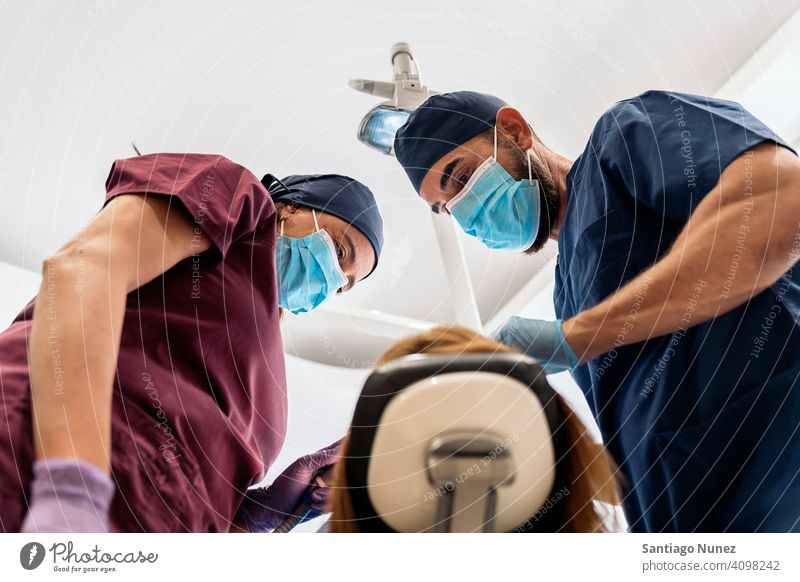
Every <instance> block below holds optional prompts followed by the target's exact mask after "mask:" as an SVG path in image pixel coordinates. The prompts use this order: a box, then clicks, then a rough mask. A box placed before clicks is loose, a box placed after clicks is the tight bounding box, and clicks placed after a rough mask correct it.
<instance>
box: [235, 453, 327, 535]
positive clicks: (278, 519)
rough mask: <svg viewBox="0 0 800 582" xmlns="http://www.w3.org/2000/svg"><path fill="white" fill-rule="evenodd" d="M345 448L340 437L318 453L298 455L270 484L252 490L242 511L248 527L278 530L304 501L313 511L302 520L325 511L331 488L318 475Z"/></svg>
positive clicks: (260, 529) (239, 514)
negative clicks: (322, 482) (325, 485)
mask: <svg viewBox="0 0 800 582" xmlns="http://www.w3.org/2000/svg"><path fill="white" fill-rule="evenodd" d="M341 450H342V441H341V440H339V441H336V442H335V443H333V444H332V445H329V446H327V447H325V448H324V449H320V450H319V451H317V452H316V453H311V454H310V455H306V456H304V457H300V458H299V459H297V460H296V461H295V462H294V463H292V464H291V465H289V466H288V467H287V468H286V470H284V471H283V473H281V474H280V475H279V476H278V478H277V479H275V481H274V482H273V483H272V485H270V486H269V487H260V488H258V489H250V490H248V491H247V495H246V496H245V498H244V501H242V504H241V506H240V507H239V513H238V516H239V518H241V520H242V522H243V523H244V526H245V527H246V528H247V531H249V532H251V533H257V532H270V531H272V530H274V529H275V528H276V527H278V526H279V525H280V524H281V523H283V521H284V520H285V519H286V518H287V517H289V516H290V515H292V513H293V512H294V510H295V509H296V508H297V506H298V505H299V504H300V503H302V502H304V503H307V504H308V505H309V506H310V511H308V512H307V513H306V514H305V516H304V517H303V519H302V520H301V521H300V522H299V523H303V522H305V521H308V520H310V519H314V518H315V517H318V516H319V515H322V512H323V511H324V509H325V504H326V503H327V501H328V493H329V488H328V487H321V486H320V485H317V484H316V483H315V479H316V477H317V475H321V474H322V473H325V472H326V471H328V470H329V469H330V468H331V467H332V466H333V464H334V463H335V462H336V459H337V458H338V457H339V453H340V452H341Z"/></svg>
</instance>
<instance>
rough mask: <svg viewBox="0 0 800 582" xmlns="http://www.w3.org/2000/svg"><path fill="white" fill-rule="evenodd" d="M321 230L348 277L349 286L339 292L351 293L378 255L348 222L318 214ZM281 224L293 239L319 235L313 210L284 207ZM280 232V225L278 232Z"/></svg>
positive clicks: (360, 233)
mask: <svg viewBox="0 0 800 582" xmlns="http://www.w3.org/2000/svg"><path fill="white" fill-rule="evenodd" d="M316 214H317V222H318V223H319V227H320V229H322V230H324V231H325V232H327V233H328V235H329V236H330V237H331V239H332V240H333V245H334V247H335V248H336V256H337V257H338V259H339V266H340V267H341V268H342V271H344V274H345V275H346V276H347V283H346V284H345V285H344V287H342V288H341V289H340V290H339V292H343V291H349V290H350V289H352V288H353V286H354V285H355V284H356V283H357V282H358V281H360V280H361V279H363V278H364V277H366V276H367V275H369V274H370V272H371V271H372V269H373V267H374V266H375V251H374V250H373V249H372V245H371V244H370V242H369V239H367V237H366V236H364V234H363V233H362V232H361V231H360V230H358V229H357V228H355V227H353V226H352V225H350V224H349V223H348V222H346V221H344V220H342V219H341V218H337V217H336V216H333V215H331V214H326V213H324V212H320V211H316ZM278 220H280V221H282V222H283V234H284V235H285V236H288V237H291V238H303V237H305V236H308V235H310V234H312V233H314V232H315V231H316V227H315V226H314V217H313V215H312V213H311V209H309V208H302V207H297V206H290V205H286V206H282V207H281V208H280V210H279V212H278ZM280 231H281V227H280V225H279V226H278V232H280Z"/></svg>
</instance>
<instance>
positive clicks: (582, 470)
mask: <svg viewBox="0 0 800 582" xmlns="http://www.w3.org/2000/svg"><path fill="white" fill-rule="evenodd" d="M496 352H504V353H508V352H514V350H512V349H511V348H509V347H508V346H505V345H503V344H499V343H497V342H495V341H493V340H491V339H489V338H487V337H485V336H482V335H480V334H478V333H475V332H474V331H472V330H470V329H467V328H465V327H461V326H450V327H444V326H441V327H435V328H433V329H431V330H430V331H427V332H424V333H420V334H417V335H413V336H411V337H408V338H405V339H402V340H400V341H398V342H397V343H396V344H394V345H393V346H392V347H391V348H389V350H388V351H387V352H386V353H385V354H384V355H383V356H382V357H381V358H380V360H379V361H378V365H379V366H380V365H383V364H385V363H387V362H390V361H392V360H396V359H398V358H401V357H403V356H408V355H411V354H461V353H496ZM557 401H558V405H559V407H560V408H561V411H562V413H563V415H564V418H565V423H564V428H565V430H566V440H567V444H568V447H569V450H568V452H567V458H566V467H567V471H566V473H567V474H566V478H567V482H566V485H565V490H566V493H565V494H562V497H561V499H559V501H558V502H557V503H555V504H554V505H553V508H552V509H551V510H548V514H549V513H550V512H551V511H552V512H553V514H551V515H548V519H547V521H546V523H547V524H549V525H548V526H547V527H549V528H552V529H548V530H546V531H558V532H605V531H614V530H615V529H616V527H615V526H616V523H615V520H614V519H613V515H611V514H610V513H609V512H608V511H607V510H604V505H603V504H613V505H618V504H619V495H618V493H617V483H616V481H615V478H614V474H615V466H614V464H613V462H612V460H611V457H610V456H609V455H608V453H607V452H606V451H605V448H604V447H603V446H602V445H600V444H597V443H595V442H594V441H593V440H592V438H591V437H590V436H589V434H588V431H587V429H586V427H585V426H584V425H583V423H582V422H581V421H580V419H579V418H578V416H577V415H576V414H575V412H574V411H573V410H572V409H571V408H570V407H569V406H568V405H567V404H566V402H564V400H563V399H562V398H561V397H560V396H559V397H557ZM347 450H348V441H347V437H345V439H344V441H343V445H342V456H341V458H340V460H339V462H337V463H336V466H335V468H334V474H333V486H332V488H331V495H330V498H329V501H328V509H329V510H330V511H332V513H333V515H332V516H331V520H330V522H329V526H328V528H329V531H330V532H332V533H345V532H357V531H359V530H358V524H357V522H356V521H355V516H354V514H353V506H352V501H351V499H350V495H349V493H348V490H347V480H346V478H345V463H344V461H343V459H346V458H347ZM537 515H538V514H537ZM538 522H539V519H538V517H537V516H531V517H530V518H529V521H528V522H527V524H525V525H524V526H523V527H521V528H518V531H545V530H542V529H539V528H537V523H538ZM543 523H544V521H543Z"/></svg>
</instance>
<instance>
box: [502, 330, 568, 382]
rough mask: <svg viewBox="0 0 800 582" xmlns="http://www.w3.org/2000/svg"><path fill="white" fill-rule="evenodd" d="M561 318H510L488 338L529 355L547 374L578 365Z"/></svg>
mask: <svg viewBox="0 0 800 582" xmlns="http://www.w3.org/2000/svg"><path fill="white" fill-rule="evenodd" d="M561 324H562V321H561V320H560V319H558V320H556V321H543V320H541V319H526V318H524V317H516V316H515V317H511V318H510V319H509V320H508V321H507V322H505V324H503V326H502V327H501V328H500V329H499V330H497V331H496V332H494V333H493V334H492V336H491V337H492V339H493V340H495V341H496V342H499V343H501V344H506V345H507V346H510V347H512V348H515V349H517V350H519V351H520V352H522V353H524V354H526V355H528V356H530V357H532V358H533V359H535V360H536V361H537V362H539V364H540V365H541V366H542V367H543V368H544V371H545V372H546V373H547V374H555V373H556V372H563V371H565V370H574V369H575V368H577V367H578V362H579V360H578V356H577V355H576V354H575V352H574V351H572V348H571V347H570V345H569V344H568V343H567V340H566V339H565V338H564V331H563V330H562V329H561Z"/></svg>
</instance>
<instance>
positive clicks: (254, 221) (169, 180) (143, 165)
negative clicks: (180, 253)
mask: <svg viewBox="0 0 800 582" xmlns="http://www.w3.org/2000/svg"><path fill="white" fill-rule="evenodd" d="M133 193H147V194H161V195H165V196H174V197H175V198H177V199H178V200H179V201H180V202H181V204H182V205H183V206H184V207H185V208H186V210H187V211H188V213H189V214H190V216H191V218H192V221H193V222H194V224H195V225H196V227H198V228H199V229H201V230H202V232H204V233H205V234H206V235H207V236H208V237H209V238H210V239H211V242H212V243H213V244H214V246H215V247H216V248H217V249H219V251H220V252H221V253H222V255H223V256H225V255H226V254H227V252H228V249H229V248H230V246H231V245H232V244H233V243H235V242H236V241H238V240H241V239H243V238H248V237H249V238H264V239H267V240H274V236H275V234H274V220H275V216H274V215H275V205H274V204H273V202H272V199H271V198H270V197H269V194H268V193H267V191H266V189H265V188H264V186H263V185H262V184H261V182H260V181H259V180H258V179H257V178H256V177H255V176H254V175H253V174H252V173H251V172H250V171H249V170H247V169H246V168H244V167H242V166H240V165H239V164H236V163H234V162H232V161H230V160H229V159H227V158H225V157H223V156H219V155H207V154H148V155H144V156H138V157H135V158H128V159H124V160H117V161H115V162H114V164H113V165H112V166H111V171H110V173H109V175H108V178H107V179H106V203H108V201H109V200H111V199H113V198H114V197H116V196H119V195H121V194H133Z"/></svg>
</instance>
